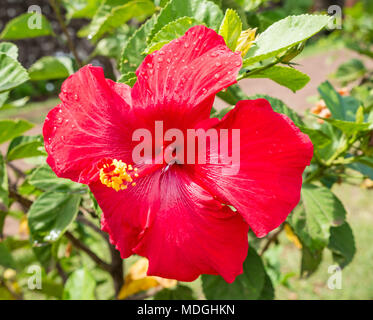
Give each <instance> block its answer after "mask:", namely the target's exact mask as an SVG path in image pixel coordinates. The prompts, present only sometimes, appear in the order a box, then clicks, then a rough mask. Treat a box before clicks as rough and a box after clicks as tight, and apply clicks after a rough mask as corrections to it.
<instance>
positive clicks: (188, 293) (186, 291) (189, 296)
mask: <svg viewBox="0 0 373 320" xmlns="http://www.w3.org/2000/svg"><path fill="white" fill-rule="evenodd" d="M154 300H196V298H195V297H194V293H193V290H192V289H191V288H189V287H187V286H183V285H180V284H179V285H178V286H176V287H175V288H170V289H163V290H161V291H159V292H158V293H157V294H156V295H155V296H154Z"/></svg>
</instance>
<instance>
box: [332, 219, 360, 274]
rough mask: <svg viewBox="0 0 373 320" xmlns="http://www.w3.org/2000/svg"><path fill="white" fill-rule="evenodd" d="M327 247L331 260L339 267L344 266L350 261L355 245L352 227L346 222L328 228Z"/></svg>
mask: <svg viewBox="0 0 373 320" xmlns="http://www.w3.org/2000/svg"><path fill="white" fill-rule="evenodd" d="M328 248H329V249H330V250H331V251H332V253H333V260H334V261H335V262H337V263H338V264H339V266H340V267H341V268H344V267H345V266H346V265H348V264H349V263H350V262H351V261H352V259H353V257H354V255H355V252H356V247H355V240H354V235H353V233H352V229H351V227H350V226H349V224H348V223H347V222H345V223H344V224H342V225H341V226H338V227H332V228H331V229H330V238H329V244H328Z"/></svg>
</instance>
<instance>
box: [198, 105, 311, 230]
mask: <svg viewBox="0 0 373 320" xmlns="http://www.w3.org/2000/svg"><path fill="white" fill-rule="evenodd" d="M215 128H217V129H218V130H220V129H224V128H225V129H240V164H239V171H238V172H237V171H236V172H234V171H233V172H231V173H228V170H227V169H229V167H230V166H227V165H223V164H212V163H211V162H210V161H211V159H214V158H215V159H216V157H218V152H217V150H216V148H215V147H214V146H213V145H212V147H211V149H210V150H208V152H207V154H208V155H207V161H206V163H207V164H197V165H195V166H194V168H193V170H194V175H195V178H196V179H197V180H199V181H200V183H202V184H203V185H204V186H205V188H207V189H208V190H209V191H210V192H211V193H212V194H215V195H217V196H218V197H219V198H220V200H221V201H222V202H224V203H229V204H231V205H233V206H234V207H235V208H236V209H237V210H238V212H239V213H240V214H241V215H242V216H243V217H244V218H245V220H246V221H247V223H248V224H249V226H250V228H251V229H252V230H253V231H254V233H255V234H256V235H257V236H258V237H263V236H265V235H266V234H267V233H268V232H270V231H271V230H273V229H275V228H276V227H278V226H279V225H280V224H281V223H282V222H284V221H285V219H286V217H287V216H288V214H289V213H290V212H291V211H292V210H293V209H294V207H295V206H296V205H297V204H298V202H299V200H300V190H301V187H302V173H303V171H304V169H305V167H306V166H307V165H309V164H310V161H311V159H312V155H313V146H312V143H311V141H310V139H309V138H308V136H306V135H305V134H303V133H302V132H301V131H300V130H299V129H298V128H297V127H296V126H295V125H294V123H293V122H292V121H291V120H290V119H289V118H288V117H287V116H285V115H282V114H279V113H276V112H274V111H273V110H272V108H271V106H270V104H269V102H268V101H266V100H264V99H258V100H252V101H240V102H239V103H238V104H237V106H236V107H235V108H234V109H233V110H231V111H230V112H229V113H228V114H227V115H226V116H225V117H224V118H223V119H222V121H221V122H220V124H219V125H217V126H216V127H215ZM228 149H229V150H230V151H229V152H230V155H232V152H235V150H234V146H232V143H230V145H229V147H228ZM236 151H237V150H236Z"/></svg>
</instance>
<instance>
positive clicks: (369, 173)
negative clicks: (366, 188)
mask: <svg viewBox="0 0 373 320" xmlns="http://www.w3.org/2000/svg"><path fill="white" fill-rule="evenodd" d="M347 167H349V168H351V169H353V170H356V171H358V172H360V173H361V174H362V175H364V176H365V177H368V178H369V179H372V180H373V159H372V158H369V157H361V158H359V161H358V162H355V163H351V164H349V165H347Z"/></svg>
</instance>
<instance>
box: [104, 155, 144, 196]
mask: <svg viewBox="0 0 373 320" xmlns="http://www.w3.org/2000/svg"><path fill="white" fill-rule="evenodd" d="M97 167H98V168H99V169H100V181H101V183H102V184H104V185H106V186H107V187H109V188H113V189H114V190H115V191H120V190H125V189H127V188H128V186H129V185H132V186H135V185H136V182H133V179H134V178H136V177H138V176H139V175H138V173H137V168H133V167H132V166H131V165H127V164H126V163H124V162H122V160H117V159H113V160H112V159H103V160H101V161H100V163H99V164H98V165H97Z"/></svg>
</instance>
